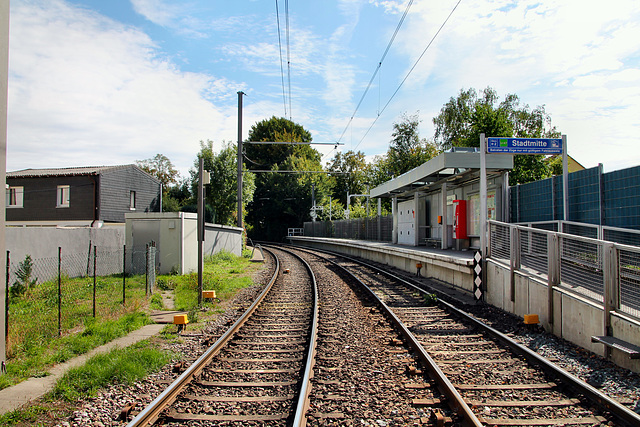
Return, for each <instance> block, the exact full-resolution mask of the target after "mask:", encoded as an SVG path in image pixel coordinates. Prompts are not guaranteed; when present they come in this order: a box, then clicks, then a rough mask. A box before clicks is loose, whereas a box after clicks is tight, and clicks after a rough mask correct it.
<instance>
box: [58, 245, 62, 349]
mask: <svg viewBox="0 0 640 427" xmlns="http://www.w3.org/2000/svg"><path fill="white" fill-rule="evenodd" d="M61 264H62V248H61V247H60V246H58V336H59V337H60V336H62V266H61Z"/></svg>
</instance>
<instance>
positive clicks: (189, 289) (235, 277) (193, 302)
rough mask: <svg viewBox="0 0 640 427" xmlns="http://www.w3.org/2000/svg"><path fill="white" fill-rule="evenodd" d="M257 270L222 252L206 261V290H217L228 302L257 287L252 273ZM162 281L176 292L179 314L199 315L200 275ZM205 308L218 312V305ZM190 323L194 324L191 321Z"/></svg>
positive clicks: (163, 277) (208, 305)
mask: <svg viewBox="0 0 640 427" xmlns="http://www.w3.org/2000/svg"><path fill="white" fill-rule="evenodd" d="M249 254H250V252H249ZM256 268H257V266H256V265H255V264H252V263H251V261H250V259H249V258H248V257H246V256H242V257H237V256H235V255H233V254H231V253H229V252H218V253H217V254H215V255H213V256H210V257H207V258H206V259H205V263H204V271H203V274H202V278H203V279H202V282H203V283H202V287H203V290H214V291H216V295H217V297H218V298H219V299H220V300H222V301H224V300H227V299H229V298H231V297H233V296H234V295H235V294H236V292H238V290H240V289H242V288H246V287H247V286H251V285H252V284H253V282H252V281H251V276H250V272H251V271H253V270H255V269H256ZM158 280H159V281H160V280H162V281H163V282H164V283H168V284H169V286H171V288H172V289H174V292H175V301H174V304H175V307H176V310H181V311H187V312H193V313H195V311H196V310H197V308H198V275H197V274H196V273H191V274H187V275H184V276H160V277H159V279H158ZM203 305H204V306H205V307H206V308H214V307H215V306H216V302H204V304H203ZM189 321H192V318H191V317H189ZM194 321H195V320H194Z"/></svg>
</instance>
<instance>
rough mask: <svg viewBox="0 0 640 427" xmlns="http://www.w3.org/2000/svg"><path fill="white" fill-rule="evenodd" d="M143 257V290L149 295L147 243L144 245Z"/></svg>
mask: <svg viewBox="0 0 640 427" xmlns="http://www.w3.org/2000/svg"><path fill="white" fill-rule="evenodd" d="M144 259H145V261H144V291H145V294H146V296H149V244H147V245H145V251H144Z"/></svg>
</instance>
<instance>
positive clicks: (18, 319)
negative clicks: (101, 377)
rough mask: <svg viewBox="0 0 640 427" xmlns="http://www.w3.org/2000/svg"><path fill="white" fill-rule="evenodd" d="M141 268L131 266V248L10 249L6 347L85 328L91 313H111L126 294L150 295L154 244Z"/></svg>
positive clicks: (119, 307) (123, 305)
mask: <svg viewBox="0 0 640 427" xmlns="http://www.w3.org/2000/svg"><path fill="white" fill-rule="evenodd" d="M145 252H146V254H145V257H144V262H143V264H142V265H143V270H142V273H136V274H137V275H135V274H132V272H133V271H134V268H133V266H127V265H126V247H121V248H114V247H95V246H94V247H91V248H90V249H89V251H88V252H87V253H82V254H65V253H64V252H63V251H62V250H61V249H60V248H59V249H58V256H57V257H54V258H35V259H32V258H31V257H30V256H29V255H27V256H26V257H25V258H24V259H12V258H11V253H10V252H7V271H6V291H7V292H6V298H7V304H6V312H5V316H6V319H7V323H6V326H7V331H6V336H7V344H8V345H7V348H8V351H9V352H11V348H12V347H15V346H25V345H29V343H38V342H40V341H41V339H42V338H44V337H51V336H56V335H58V336H60V335H63V334H65V333H68V332H70V331H73V330H74V329H76V328H78V327H81V326H82V325H83V322H84V321H85V319H87V318H90V317H92V318H111V317H113V316H114V315H115V314H116V313H120V312H122V311H123V310H126V305H127V302H128V301H127V299H128V298H131V297H132V296H141V297H144V296H145V295H148V294H149V293H150V292H151V291H152V289H153V287H154V284H155V280H156V279H155V278H156V271H155V254H156V251H155V244H152V245H149V248H148V250H147V251H145Z"/></svg>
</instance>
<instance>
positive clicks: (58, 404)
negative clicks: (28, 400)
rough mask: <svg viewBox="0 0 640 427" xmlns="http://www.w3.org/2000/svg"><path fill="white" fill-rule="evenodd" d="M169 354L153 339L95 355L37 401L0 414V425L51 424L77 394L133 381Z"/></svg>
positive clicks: (70, 407) (67, 413)
mask: <svg viewBox="0 0 640 427" xmlns="http://www.w3.org/2000/svg"><path fill="white" fill-rule="evenodd" d="M172 356H173V354H171V353H170V352H167V351H161V350H159V349H158V348H156V345H155V344H154V342H153V341H152V340H144V341H140V342H139V343H136V344H134V345H132V346H130V347H127V348H124V349H122V348H118V347H116V348H114V349H113V350H111V351H110V352H109V353H105V354H99V355H96V356H94V357H92V358H91V359H89V360H88V361H87V363H86V364H85V365H84V366H81V367H77V368H73V369H71V370H69V371H68V372H67V373H66V374H65V375H64V376H63V377H62V378H61V379H60V380H59V381H58V383H57V384H56V386H55V388H54V389H53V391H51V392H50V393H48V394H47V395H46V396H45V397H44V398H43V399H42V400H41V401H40V402H38V403H37V404H35V405H31V406H28V407H26V408H21V409H17V410H15V411H12V412H9V413H6V414H4V415H0V425H3V426H23V425H24V426H27V425H28V426H32V425H36V426H38V425H50V423H49V421H51V420H53V421H59V420H61V419H64V418H68V417H69V416H70V414H71V413H72V411H73V410H74V405H73V404H74V403H75V402H76V400H77V399H78V398H82V397H91V396H95V395H96V394H97V392H98V391H99V390H100V389H101V388H104V387H105V386H107V385H109V384H113V383H118V384H128V385H130V384H133V383H134V382H135V381H138V380H140V379H142V378H144V377H146V376H147V375H149V374H150V373H152V372H155V371H158V370H159V369H160V368H162V366H164V365H166V364H167V363H168V362H169V361H170V360H171V358H172Z"/></svg>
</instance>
